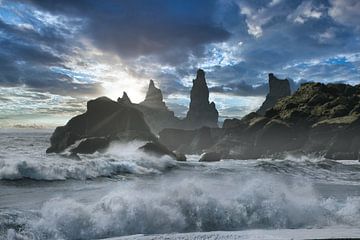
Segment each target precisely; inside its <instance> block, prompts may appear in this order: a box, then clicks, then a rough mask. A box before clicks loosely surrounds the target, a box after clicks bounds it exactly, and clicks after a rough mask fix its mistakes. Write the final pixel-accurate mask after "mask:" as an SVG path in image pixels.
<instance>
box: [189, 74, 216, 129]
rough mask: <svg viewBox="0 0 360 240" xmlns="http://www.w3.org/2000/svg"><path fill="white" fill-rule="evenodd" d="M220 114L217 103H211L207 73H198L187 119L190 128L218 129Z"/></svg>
mask: <svg viewBox="0 0 360 240" xmlns="http://www.w3.org/2000/svg"><path fill="white" fill-rule="evenodd" d="M218 118H219V113H218V111H217V110H216V107H215V103H214V102H211V103H210V102H209V89H208V86H207V84H206V80H205V72H204V71H203V70H201V69H199V70H198V71H197V75H196V79H194V80H193V87H192V89H191V93H190V106H189V111H188V113H187V116H186V118H185V121H186V125H187V126H188V128H199V127H204V126H207V127H217V124H218Z"/></svg>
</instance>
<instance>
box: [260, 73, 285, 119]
mask: <svg viewBox="0 0 360 240" xmlns="http://www.w3.org/2000/svg"><path fill="white" fill-rule="evenodd" d="M290 94H291V90H290V84H289V81H288V80H287V79H284V80H281V79H278V78H276V77H275V76H274V74H272V73H270V74H269V93H268V94H267V96H266V99H265V101H264V103H263V104H262V105H261V107H260V108H259V110H257V112H256V113H258V114H260V115H265V113H266V111H267V110H269V109H270V108H272V107H274V106H275V104H276V102H277V101H278V100H279V99H281V98H283V97H286V96H290Z"/></svg>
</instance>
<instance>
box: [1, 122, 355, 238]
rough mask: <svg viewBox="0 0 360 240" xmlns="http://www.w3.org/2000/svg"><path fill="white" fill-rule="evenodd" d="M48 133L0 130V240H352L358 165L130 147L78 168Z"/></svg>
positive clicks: (83, 159)
mask: <svg viewBox="0 0 360 240" xmlns="http://www.w3.org/2000/svg"><path fill="white" fill-rule="evenodd" d="M50 135H51V131H48V130H12V129H8V130H1V136H0V239H105V238H115V237H116V238H118V237H125V236H127V237H125V238H126V239H169V238H174V239H263V238H269V239H289V238H295V239H296V238H300V239H302V238H311V237H312V236H314V237H318V238H320V237H360V232H359V226H360V165H359V163H358V162H357V161H330V160H325V159H322V158H314V157H305V156H304V157H293V156H287V157H286V158H284V159H258V160H236V159H233V160H224V161H221V162H214V163H202V162H198V161H197V160H198V159H199V156H196V155H193V156H189V161H188V162H176V161H174V160H172V159H170V158H168V157H161V158H158V157H154V156H150V155H147V154H146V153H143V152H141V151H139V150H137V148H138V147H139V146H141V145H142V144H143V143H142V142H136V141H135V142H130V143H121V142H114V143H112V144H111V146H110V147H109V148H108V149H107V150H106V151H105V152H103V153H94V154H91V155H79V156H80V160H79V159H74V158H71V157H69V154H68V153H66V152H65V153H63V154H46V153H45V150H46V148H47V147H48V145H49V138H50Z"/></svg>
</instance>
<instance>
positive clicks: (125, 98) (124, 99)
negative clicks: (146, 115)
mask: <svg viewBox="0 0 360 240" xmlns="http://www.w3.org/2000/svg"><path fill="white" fill-rule="evenodd" d="M117 101H118V103H122V104H132V102H131V100H130V98H129V96H128V95H127V93H126V92H123V95H122V97H121V98H118V99H117Z"/></svg>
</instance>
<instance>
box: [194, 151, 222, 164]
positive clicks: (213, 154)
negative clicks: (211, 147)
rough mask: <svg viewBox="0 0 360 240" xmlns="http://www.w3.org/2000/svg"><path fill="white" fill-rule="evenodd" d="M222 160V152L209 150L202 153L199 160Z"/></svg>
mask: <svg viewBox="0 0 360 240" xmlns="http://www.w3.org/2000/svg"><path fill="white" fill-rule="evenodd" d="M220 160H221V154H220V153H217V152H207V153H204V154H202V155H201V157H200V160H199V162H218V161H220Z"/></svg>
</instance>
